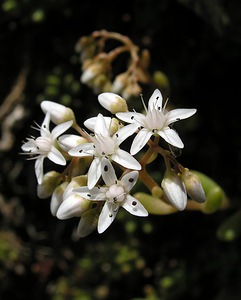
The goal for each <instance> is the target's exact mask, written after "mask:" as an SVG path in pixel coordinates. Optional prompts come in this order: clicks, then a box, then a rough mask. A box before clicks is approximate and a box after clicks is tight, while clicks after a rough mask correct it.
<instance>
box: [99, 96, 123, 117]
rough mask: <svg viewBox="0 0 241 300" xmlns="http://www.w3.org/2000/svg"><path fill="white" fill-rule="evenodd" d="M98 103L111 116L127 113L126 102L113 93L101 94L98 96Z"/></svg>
mask: <svg viewBox="0 0 241 300" xmlns="http://www.w3.org/2000/svg"><path fill="white" fill-rule="evenodd" d="M98 101H99V103H100V104H101V105H102V106H103V107H104V108H105V109H107V110H108V111H109V112H111V113H112V114H116V113H117V112H127V111H128V107H127V104H126V100H125V99H123V98H122V97H120V96H119V95H117V94H115V93H108V92H107V93H102V94H100V95H99V96H98Z"/></svg>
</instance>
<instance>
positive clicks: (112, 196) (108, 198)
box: [75, 158, 148, 233]
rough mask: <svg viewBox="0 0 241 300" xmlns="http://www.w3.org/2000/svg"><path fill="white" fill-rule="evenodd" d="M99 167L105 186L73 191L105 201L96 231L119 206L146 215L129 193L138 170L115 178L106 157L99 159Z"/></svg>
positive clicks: (85, 196)
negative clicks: (118, 178)
mask: <svg viewBox="0 0 241 300" xmlns="http://www.w3.org/2000/svg"><path fill="white" fill-rule="evenodd" d="M101 169H102V172H101V173H102V177H103V180H104V182H105V186H102V187H93V188H92V189H89V188H88V187H87V186H86V187H79V188H77V189H75V192H77V193H78V194H79V195H80V196H82V197H84V198H86V199H88V200H92V201H96V202H98V201H105V203H104V206H103V208H102V210H101V213H100V215H99V220H98V226H97V229H98V232H99V233H102V232H104V231H105V230H106V229H107V228H108V227H109V226H110V225H111V223H112V222H113V221H114V219H115V217H116V215H117V212H118V210H119V208H120V207H121V206H122V207H123V208H124V209H126V210H127V211H128V212H129V213H131V214H133V215H135V216H140V217H145V216H147V215H148V212H147V210H146V209H145V208H144V206H143V205H142V204H141V203H140V202H139V201H138V200H137V199H136V198H134V197H133V196H131V195H130V194H129V192H130V190H131V189H132V187H133V186H134V185H135V184H136V181H137V179H138V171H131V172H129V173H127V174H125V175H124V176H123V177H122V178H121V180H117V177H116V174H115V170H114V168H113V166H112V164H111V163H110V161H109V160H108V159H107V158H103V159H102V160H101Z"/></svg>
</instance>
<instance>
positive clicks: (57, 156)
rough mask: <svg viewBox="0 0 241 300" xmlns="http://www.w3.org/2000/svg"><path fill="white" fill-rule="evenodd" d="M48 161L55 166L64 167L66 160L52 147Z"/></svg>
mask: <svg viewBox="0 0 241 300" xmlns="http://www.w3.org/2000/svg"><path fill="white" fill-rule="evenodd" d="M48 159H50V160H51V161H52V162H54V163H56V164H57V165H61V166H64V165H66V160H65V158H64V157H63V155H62V154H61V153H60V152H59V150H58V149H56V148H55V147H54V146H52V147H51V150H50V151H49V153H48Z"/></svg>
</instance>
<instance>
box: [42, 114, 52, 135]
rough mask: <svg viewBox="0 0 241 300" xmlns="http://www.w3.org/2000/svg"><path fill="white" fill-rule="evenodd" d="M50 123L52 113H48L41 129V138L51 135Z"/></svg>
mask: <svg viewBox="0 0 241 300" xmlns="http://www.w3.org/2000/svg"><path fill="white" fill-rule="evenodd" d="M49 123H50V113H46V115H45V118H44V120H43V123H42V125H41V129H40V134H41V136H48V135H49Z"/></svg>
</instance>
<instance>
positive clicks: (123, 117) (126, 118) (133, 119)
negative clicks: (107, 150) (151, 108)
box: [116, 112, 144, 123]
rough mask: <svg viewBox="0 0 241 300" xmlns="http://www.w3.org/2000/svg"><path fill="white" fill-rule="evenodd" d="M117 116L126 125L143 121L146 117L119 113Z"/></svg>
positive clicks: (132, 113)
mask: <svg viewBox="0 0 241 300" xmlns="http://www.w3.org/2000/svg"><path fill="white" fill-rule="evenodd" d="M116 116H117V118H118V119H120V120H121V121H124V122H126V123H136V121H137V120H140V119H142V118H143V116H144V115H143V114H141V113H137V112H119V113H117V114H116Z"/></svg>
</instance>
